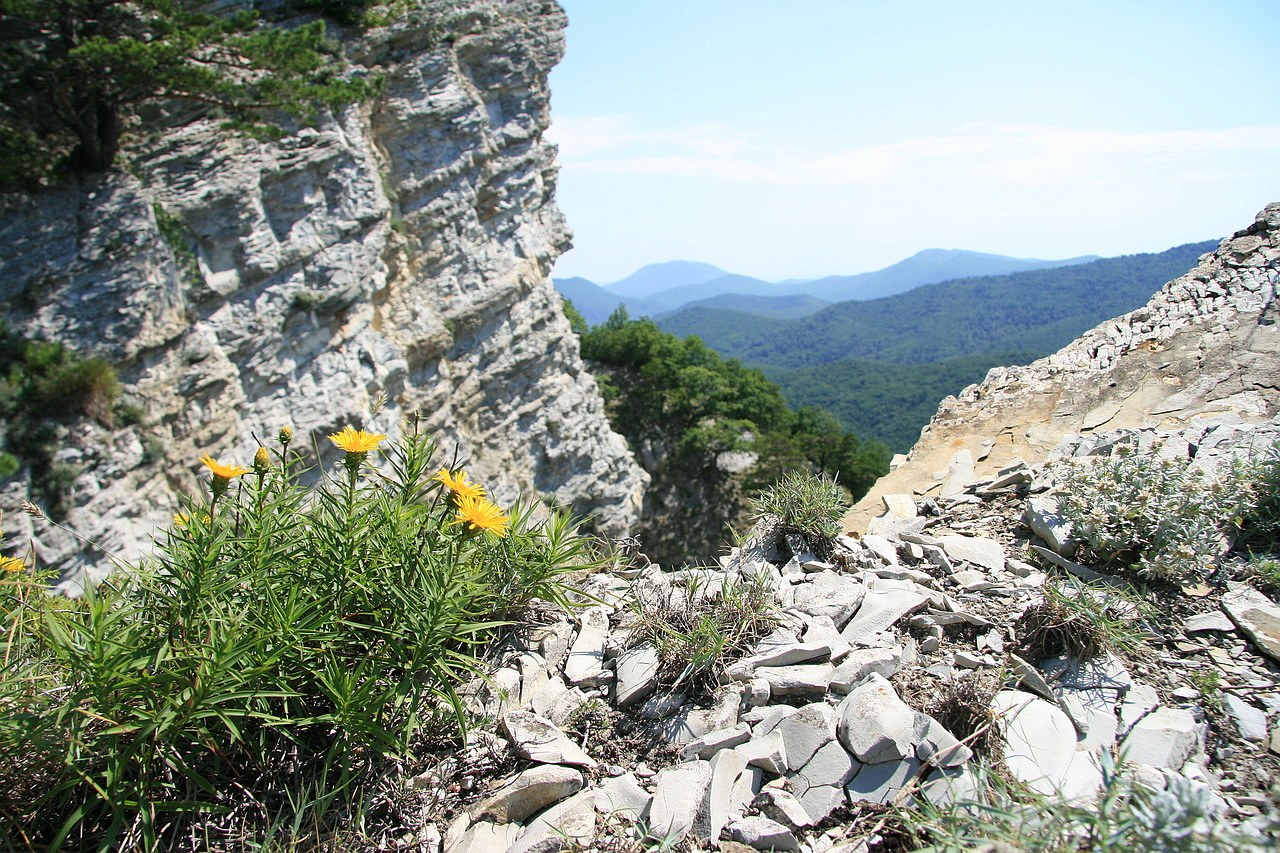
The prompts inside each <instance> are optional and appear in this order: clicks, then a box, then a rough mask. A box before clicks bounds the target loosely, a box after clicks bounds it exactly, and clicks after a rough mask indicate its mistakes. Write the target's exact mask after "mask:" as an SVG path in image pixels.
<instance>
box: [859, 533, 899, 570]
mask: <svg viewBox="0 0 1280 853" xmlns="http://www.w3.org/2000/svg"><path fill="white" fill-rule="evenodd" d="M862 547H864V548H866V549H867V550H868V551H870V552H871V553H872V554H875V555H876V556H877V557H879V558H880V559H881V560H882V561H884V562H885V563H887V564H888V565H890V566H896V565H898V548H897V546H895V545H894V544H893V543H892V542H890V541H889V539H888V538H886V537H884V536H879V535H877V534H875V533H868V534H867V535H866V536H863V537H862Z"/></svg>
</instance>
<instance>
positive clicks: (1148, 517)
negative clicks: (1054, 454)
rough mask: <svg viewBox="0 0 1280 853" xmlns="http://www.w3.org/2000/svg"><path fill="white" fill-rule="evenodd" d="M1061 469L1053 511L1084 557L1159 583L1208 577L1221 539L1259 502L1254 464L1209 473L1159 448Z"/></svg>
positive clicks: (1093, 460)
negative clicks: (1069, 528)
mask: <svg viewBox="0 0 1280 853" xmlns="http://www.w3.org/2000/svg"><path fill="white" fill-rule="evenodd" d="M1060 470H1061V475H1062V492H1061V494H1060V495H1059V497H1058V510H1059V512H1061V513H1062V515H1063V517H1064V518H1065V519H1066V520H1067V521H1069V522H1070V523H1071V526H1072V531H1073V535H1074V536H1075V537H1076V538H1078V539H1080V540H1081V541H1082V542H1083V543H1084V547H1085V549H1086V551H1087V552H1088V555H1089V556H1090V557H1091V558H1092V559H1093V560H1095V561H1097V562H1100V563H1111V564H1116V565H1119V566H1132V567H1133V568H1134V569H1136V571H1137V572H1138V574H1139V575H1141V576H1143V577H1146V578H1151V579H1154V580H1159V581H1170V582H1184V581H1188V580H1192V579H1196V578H1200V577H1203V576H1205V575H1207V574H1209V573H1210V572H1211V571H1212V570H1213V568H1214V560H1215V559H1216V558H1217V556H1218V555H1219V553H1220V552H1221V550H1222V547H1221V545H1222V541H1223V538H1224V537H1225V536H1227V535H1228V534H1235V533H1238V531H1239V528H1240V527H1241V526H1242V525H1245V524H1246V523H1247V520H1248V519H1249V518H1250V517H1251V516H1252V515H1253V513H1254V510H1255V508H1256V507H1257V506H1258V494H1259V477H1260V474H1259V468H1258V465H1257V464H1256V463H1253V462H1246V461H1239V462H1237V463H1236V464H1233V465H1231V466H1230V467H1228V468H1227V469H1226V470H1224V471H1223V472H1221V473H1220V474H1219V475H1217V476H1213V475H1210V474H1208V473H1206V472H1205V471H1204V470H1203V469H1201V468H1199V467H1196V466H1194V465H1192V461H1191V460H1190V459H1189V458H1187V457H1185V456H1179V457H1169V456H1162V455H1159V453H1158V450H1157V451H1152V452H1149V453H1135V452H1128V453H1117V454H1116V455H1113V456H1107V457H1099V458H1096V459H1090V460H1085V461H1081V462H1069V463H1067V464H1065V465H1064V466H1063V467H1062V468H1061V469H1060ZM1270 500H1272V501H1274V500H1275V498H1274V497H1272V498H1270Z"/></svg>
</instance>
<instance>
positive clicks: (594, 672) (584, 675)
mask: <svg viewBox="0 0 1280 853" xmlns="http://www.w3.org/2000/svg"><path fill="white" fill-rule="evenodd" d="M608 638H609V611H608V609H607V608H605V607H591V608H588V609H587V610H585V611H583V613H582V629H581V630H580V631H578V638H577V639H576V640H574V641H573V647H572V648H570V650H569V658H568V660H566V661H565V664H564V677H565V678H566V679H567V680H568V681H569V683H570V684H575V685H581V684H591V683H595V682H597V681H598V680H599V679H600V676H601V674H602V673H603V672H604V646H605V642H606V641H607V640H608Z"/></svg>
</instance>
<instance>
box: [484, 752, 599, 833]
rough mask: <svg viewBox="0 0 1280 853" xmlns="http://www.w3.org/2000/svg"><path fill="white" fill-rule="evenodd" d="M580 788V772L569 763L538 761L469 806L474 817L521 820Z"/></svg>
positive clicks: (502, 821)
mask: <svg viewBox="0 0 1280 853" xmlns="http://www.w3.org/2000/svg"><path fill="white" fill-rule="evenodd" d="M581 789H582V774H581V773H579V772H578V771H577V770H574V769H573V768H572V767H563V766H561V765H558V764H540V765H538V766H536V767H530V768H529V769H528V770H525V771H523V772H522V773H517V774H516V775H515V776H514V777H513V778H512V779H511V780H510V781H508V782H507V783H506V784H505V785H503V786H502V787H501V788H499V789H498V790H497V791H495V792H494V793H493V794H491V795H490V796H488V797H485V799H484V800H483V801H482V802H480V803H479V804H478V805H476V806H474V807H473V808H472V809H471V812H472V816H473V818H474V819H475V820H477V821H479V820H483V819H488V820H492V821H495V822H496V823H520V822H521V821H523V820H524V819H525V818H527V817H529V816H530V815H532V814H533V813H534V812H537V811H540V810H542V809H544V808H546V807H547V806H549V805H551V804H552V803H556V802H559V801H560V800H563V799H564V798H565V797H570V796H572V795H574V794H576V793H577V792H578V791H580V790H581Z"/></svg>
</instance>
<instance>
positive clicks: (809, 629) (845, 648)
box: [804, 616, 849, 663]
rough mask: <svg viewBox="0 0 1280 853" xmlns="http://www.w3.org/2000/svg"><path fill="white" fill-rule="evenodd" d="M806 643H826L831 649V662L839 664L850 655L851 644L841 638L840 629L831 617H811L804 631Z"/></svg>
mask: <svg viewBox="0 0 1280 853" xmlns="http://www.w3.org/2000/svg"><path fill="white" fill-rule="evenodd" d="M804 641H805V642H806V643H826V644H827V645H829V646H830V647H831V662H832V663H837V662H839V661H840V660H842V659H843V658H844V656H845V655H847V654H849V644H848V642H846V641H845V639H844V637H841V636H840V629H839V628H837V627H836V623H835V622H833V621H831V617H830V616H810V617H809V624H808V625H806V626H805V629H804Z"/></svg>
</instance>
